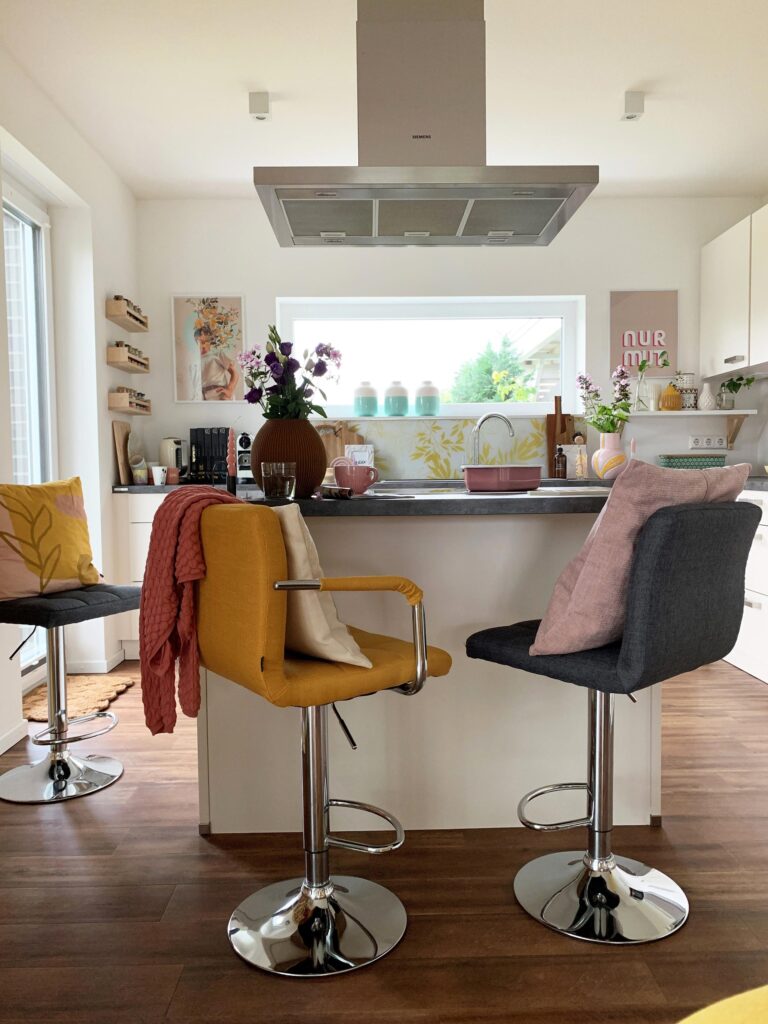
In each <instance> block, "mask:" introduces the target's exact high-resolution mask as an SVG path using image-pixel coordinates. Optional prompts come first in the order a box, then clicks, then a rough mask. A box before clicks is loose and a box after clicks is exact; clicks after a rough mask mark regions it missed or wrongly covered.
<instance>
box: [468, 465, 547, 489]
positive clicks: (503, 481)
mask: <svg viewBox="0 0 768 1024" xmlns="http://www.w3.org/2000/svg"><path fill="white" fill-rule="evenodd" d="M461 468H462V470H463V471H464V483H465V484H466V485H467V490H468V491H533V490H535V489H536V488H537V487H538V486H539V484H540V483H541V466H462V467H461Z"/></svg>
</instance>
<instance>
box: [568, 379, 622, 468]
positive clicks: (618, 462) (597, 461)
mask: <svg viewBox="0 0 768 1024" xmlns="http://www.w3.org/2000/svg"><path fill="white" fill-rule="evenodd" d="M611 382H612V387H613V399H612V401H611V402H610V403H605V402H603V399H602V395H601V393H600V388H598V387H597V386H596V385H595V383H594V381H593V380H592V378H591V377H590V376H589V374H588V373H581V374H579V376H578V377H577V378H576V383H577V385H578V389H579V393H580V395H581V400H582V402H583V403H584V418H585V419H586V421H587V423H589V425H590V426H592V427H594V428H595V429H596V430H599V431H600V447H599V448H598V450H597V451H596V452H595V454H594V455H593V456H592V469H594V471H595V473H596V474H597V476H599V477H600V479H601V480H613V479H614V478H615V477H617V476H618V475H619V473H621V472H622V471H623V470H624V469H625V468H626V465H627V456H626V454H625V452H624V448H623V446H622V443H621V431H622V430H623V428H624V424H625V423H626V422H627V420H628V419H629V408H630V406H629V374H628V373H627V370H626V368H625V367H623V366H617V367H616V369H615V370H614V371H613V373H612V374H611Z"/></svg>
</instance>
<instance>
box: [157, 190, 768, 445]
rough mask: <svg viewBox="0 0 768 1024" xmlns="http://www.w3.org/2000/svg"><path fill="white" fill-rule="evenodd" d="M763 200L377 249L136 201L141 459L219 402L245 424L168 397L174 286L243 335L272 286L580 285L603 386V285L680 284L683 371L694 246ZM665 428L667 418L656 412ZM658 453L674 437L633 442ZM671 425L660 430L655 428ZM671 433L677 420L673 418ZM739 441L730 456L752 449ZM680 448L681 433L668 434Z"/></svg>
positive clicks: (256, 208) (254, 419) (620, 205)
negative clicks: (210, 305)
mask: <svg viewBox="0 0 768 1024" xmlns="http://www.w3.org/2000/svg"><path fill="white" fill-rule="evenodd" d="M757 206H759V200H757V199H755V200H749V199H743V198H742V199H627V200H621V199H599V198H593V199H590V200H588V202H587V203H586V204H585V205H584V206H583V207H582V209H581V210H580V211H579V212H578V214H577V215H576V216H575V217H574V219H573V220H572V221H571V222H570V223H569V224H568V225H567V226H566V228H565V229H564V230H563V232H562V234H561V235H559V236H558V238H557V239H556V240H555V241H554V242H553V243H552V245H551V246H549V247H548V248H542V249H534V248H530V249H494V248H490V247H487V248H479V249H428V250H424V249H416V248H405V249H395V248H381V249H365V250H360V249H357V250H345V249H325V248H324V249H281V248H279V247H278V245H277V243H276V241H275V239H274V236H273V234H272V230H271V228H270V226H269V224H268V222H267V219H266V216H265V214H264V212H263V210H262V208H261V205H260V203H259V202H258V200H257V198H256V197H255V196H254V198H253V200H199V201H198V200H175V201H174V200H170V201H168V200H156V201H141V202H139V205H138V211H139V236H138V245H139V250H138V251H139V288H140V302H141V304H142V306H143V307H144V309H145V310H148V311H149V312H150V315H151V318H152V331H151V334H150V335H149V341H148V343H147V349H148V350H149V352H150V354H151V356H152V373H151V375H150V376H149V377H147V378H142V379H143V380H146V382H147V383H146V390H147V393H148V394H150V395H151V396H152V399H153V416H152V418H151V420H147V421H145V423H144V424H143V426H144V433H145V438H146V439H147V445H148V455H149V457H150V458H153V459H156V458H157V457H158V454H157V443H158V442H159V440H160V439H161V438H162V437H164V436H167V435H179V436H181V437H186V436H187V431H188V429H189V427H190V426H193V425H194V426H205V425H208V424H221V425H234V423H232V424H228V423H227V414H228V412H229V413H230V415H231V416H232V420H233V421H237V424H238V425H239V426H242V427H244V428H245V427H247V428H250V429H254V428H255V427H256V425H257V423H258V416H257V413H256V412H255V411H254V410H252V409H248V408H246V407H244V406H242V405H240V406H236V407H235V408H234V409H233V410H229V409H228V407H224V408H222V407H221V406H220V405H218V404H216V405H209V404H205V403H201V404H198V405H179V404H176V403H174V401H173V369H172V354H171V341H172V336H171V302H170V296H171V295H173V294H174V293H176V294H189V295H200V294H217V292H218V293H223V294H226V293H229V294H242V295H244V296H245V299H246V339H247V341H249V342H251V343H252V342H255V341H256V340H259V339H260V338H263V337H264V335H265V329H266V324H267V323H270V322H273V321H274V318H275V298H276V297H277V296H303V297H307V296H328V295H342V296H344V295H349V296H382V295H425V296H433V295H438V296H439V295H582V294H583V295H586V300H587V369H588V370H589V371H590V372H591V373H592V374H593V375H594V376H595V378H596V379H597V380H599V381H601V382H603V383H607V381H608V376H609V373H610V365H609V360H610V356H609V317H610V307H609V300H610V292H611V291H612V290H621V289H627V290H630V289H667V288H670V289H675V288H676V289H678V291H679V293H680V294H679V327H680V329H679V336H680V343H679V363H680V367H679V368H680V369H692V370H697V369H698V305H699V284H698V282H699V250H700V247H701V246H702V244H704V243H705V242H707V241H709V240H710V239H711V238H714V237H715V236H716V235H717V234H719V233H720V232H721V231H723V230H724V229H725V228H727V227H728V226H730V225H731V224H733V223H735V222H736V221H737V220H739V219H740V218H741V217H743V216H745V215H746V214H747V213H749V212H750V211H751V210H753V209H755V208H757ZM661 422H663V423H664V424H665V425H668V423H669V421H666V420H665V421H661ZM635 429H636V430H637V431H638V436H639V438H640V442H641V443H640V454H641V455H643V454H648V455H652V454H655V453H656V452H658V451H659V450H660V448H659V446H661V447H662V448H664V447H667V446H668V445H669V444H670V443H671V442H672V438H670V437H668V436H664V437H662V438H658V437H654V438H653V440H652V441H650V440H649V444H648V446H645V445H643V444H642V436H643V435H642V428H639V427H637V428H635ZM667 429H668V427H667V426H665V435H666V432H667ZM678 431H680V433H679V435H678V436H679V437H680V438H682V437H683V436H684V435H685V434H687V428H685V427H684V426H680V427H678ZM754 441H755V438H753V439H752V442H751V444H750V445H749V447H748V448H744V449H742V450H739V451H737V452H735V453H734V454H733V459H734V460H735V459H740V458H744V457H747V456H749V455H750V454H752V453H753V452H754ZM676 443H677V444H678V445H679V444H680V443H681V440H678V441H677V442H676Z"/></svg>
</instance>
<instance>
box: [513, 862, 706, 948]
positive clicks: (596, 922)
mask: <svg viewBox="0 0 768 1024" xmlns="http://www.w3.org/2000/svg"><path fill="white" fill-rule="evenodd" d="M599 864H600V869H599V870H593V869H591V868H590V866H589V863H588V860H587V859H585V855H584V851H583V850H582V851H578V850H573V851H569V852H567V853H550V854H548V855H547V856H545V857H538V858H537V859H536V860H532V861H530V862H529V863H528V864H526V865H525V867H523V868H521V869H520V871H518V873H517V875H516V876H515V896H516V897H517V900H518V902H519V903H520V905H521V906H522V907H523V909H524V910H526V911H527V912H528V913H529V914H530V915H531V917H535V918H536V919H537V920H538V921H541V923H542V924H545V925H547V927H549V928H553V929H554V930H555V931H558V932H562V933H563V934H564V935H570V936H571V937H572V938H574V939H585V940H586V941H588V942H602V943H605V944H608V945H628V944H632V943H640V942H654V941H655V940H656V939H664V938H666V937H667V936H668V935H671V934H672V932H675V931H677V929H678V928H681V927H682V926H683V925H684V924H685V922H686V920H687V918H688V900H687V898H686V895H685V893H684V892H683V890H682V889H681V888H680V886H679V885H677V883H675V882H673V881H672V879H671V878H669V877H668V876H667V875H664V874H662V873H661V872H660V871H656V870H655V869H654V868H649V867H646V866H645V864H641V863H640V862H639V861H636V860H630V859H629V858H628V857H619V858H614V857H609V858H608V859H607V860H605V861H601V862H599Z"/></svg>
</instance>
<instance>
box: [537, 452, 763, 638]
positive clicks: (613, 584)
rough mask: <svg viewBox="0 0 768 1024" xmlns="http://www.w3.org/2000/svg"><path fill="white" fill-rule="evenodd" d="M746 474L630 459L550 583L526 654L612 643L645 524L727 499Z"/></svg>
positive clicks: (745, 467) (744, 466) (738, 469)
mask: <svg viewBox="0 0 768 1024" xmlns="http://www.w3.org/2000/svg"><path fill="white" fill-rule="evenodd" d="M751 468H752V467H751V466H750V465H749V464H748V463H741V464H740V465H738V466H726V467H725V468H723V469H660V468H659V467H658V466H651V465H649V464H648V463H647V462H640V461H639V460H637V459H633V460H632V461H631V462H630V463H629V465H628V466H627V468H626V469H625V470H624V472H623V473H622V474H621V475H620V476H619V477H617V478H616V480H615V482H614V484H613V487H612V488H611V493H610V495H609V496H608V500H607V501H606V503H605V505H604V506H603V510H602V512H601V513H600V515H599V516H598V518H597V521H596V522H595V525H594V526H593V527H592V529H591V530H590V533H589V536H588V537H587V539H586V540H585V542H584V546H583V547H582V549H581V551H580V552H579V553H578V555H576V557H575V558H574V559H573V560H572V561H570V562H569V563H568V565H567V566H566V567H565V569H564V570H563V571H562V573H561V574H560V577H559V578H558V580H557V583H555V589H554V591H553V592H552V597H551V598H550V601H549V607H548V608H547V610H546V612H545V614H544V618H543V619H542V620H541V625H540V626H539V630H538V633H537V634H536V639H535V640H534V643H533V646H532V647H531V649H530V653H531V654H573V653H574V652H575V651H588V650H590V649H591V648H593V647H602V646H603V645H604V644H609V643H611V642H612V641H614V640H618V639H619V637H620V636H621V634H622V632H623V629H624V606H625V603H626V590H627V582H628V579H629V571H630V568H631V566H632V555H633V552H634V546H635V540H636V539H637V535H638V534H639V532H640V530H641V529H642V528H643V525H644V524H645V522H646V520H647V519H648V518H649V517H650V516H652V515H653V513H654V512H657V511H658V510H659V509H660V508H664V507H665V506H667V505H690V504H694V503H696V502H710V501H733V500H734V499H736V498H737V497H738V496H739V494H740V493H741V491H742V490H743V489H744V484H745V483H746V480H747V477H748V476H749V473H750V470H751Z"/></svg>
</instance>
